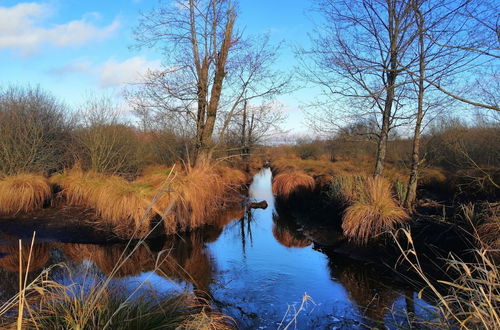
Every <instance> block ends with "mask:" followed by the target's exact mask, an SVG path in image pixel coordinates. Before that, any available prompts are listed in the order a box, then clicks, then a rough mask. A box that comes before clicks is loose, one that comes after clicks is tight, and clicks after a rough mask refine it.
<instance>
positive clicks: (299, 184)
mask: <svg viewBox="0 0 500 330" xmlns="http://www.w3.org/2000/svg"><path fill="white" fill-rule="evenodd" d="M315 186H316V182H315V181H314V179H313V178H312V177H311V176H309V175H307V174H305V173H303V172H299V171H293V172H285V173H281V174H278V175H276V176H275V177H274V179H273V188H272V189H273V193H274V194H275V195H277V196H279V197H282V198H285V199H288V198H290V197H291V196H293V195H301V194H304V193H307V192H312V191H313V190H314V188H315Z"/></svg>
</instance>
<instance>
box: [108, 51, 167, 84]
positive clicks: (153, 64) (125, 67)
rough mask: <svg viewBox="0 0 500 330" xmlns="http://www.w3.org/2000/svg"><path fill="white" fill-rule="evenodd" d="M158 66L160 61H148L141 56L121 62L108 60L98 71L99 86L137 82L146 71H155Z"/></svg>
mask: <svg viewBox="0 0 500 330" xmlns="http://www.w3.org/2000/svg"><path fill="white" fill-rule="evenodd" d="M160 65H161V62H160V60H153V61H148V60H146V59H145V58H144V57H142V56H135V57H132V58H129V59H127V60H125V61H123V62H118V61H115V60H109V61H107V62H105V63H104V64H103V65H102V66H101V67H100V69H99V80H100V85H101V87H109V86H116V85H120V84H124V83H134V82H138V81H140V80H141V78H142V77H143V76H144V75H145V74H146V73H147V72H148V70H157V69H159V68H160Z"/></svg>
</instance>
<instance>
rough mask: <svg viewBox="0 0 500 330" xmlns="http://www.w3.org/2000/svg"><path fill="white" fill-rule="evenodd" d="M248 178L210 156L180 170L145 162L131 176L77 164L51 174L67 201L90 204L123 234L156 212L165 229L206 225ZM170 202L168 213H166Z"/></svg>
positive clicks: (146, 223)
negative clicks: (137, 173) (90, 169)
mask: <svg viewBox="0 0 500 330" xmlns="http://www.w3.org/2000/svg"><path fill="white" fill-rule="evenodd" d="M246 179H247V178H246V176H245V174H244V173H243V172H241V171H238V170H233V169H229V168H226V167H224V166H218V165H215V164H213V163H211V162H209V161H208V160H207V161H200V162H199V163H198V164H197V165H196V166H194V167H191V166H186V167H185V168H184V169H183V170H182V169H180V170H178V169H176V168H175V166H174V167H165V166H153V167H149V168H147V169H145V171H144V172H143V175H142V176H140V177H139V178H137V179H136V180H134V181H128V180H125V179H124V178H122V177H119V176H115V175H103V174H100V173H96V172H84V171H82V170H81V169H80V168H79V167H75V168H73V169H70V170H68V171H66V172H65V173H62V174H58V175H55V176H53V177H52V178H51V180H52V182H53V183H55V184H57V185H59V186H60V187H61V188H62V191H61V194H62V196H63V197H64V199H65V200H66V201H67V202H68V203H70V204H72V205H79V206H84V207H87V208H91V209H94V210H95V211H96V213H97V215H98V216H99V217H100V218H102V219H103V221H104V222H105V223H108V224H110V225H111V226H112V227H113V228H114V231H115V232H116V233H117V234H118V235H120V236H123V237H130V235H131V233H132V232H134V231H136V230H137V232H138V235H144V234H145V233H146V232H147V231H148V230H149V228H150V226H151V223H152V219H153V218H155V217H156V218H160V219H162V220H163V223H164V228H165V231H166V234H174V233H176V232H178V231H186V230H190V229H194V228H197V227H200V226H203V225H206V224H209V223H211V222H213V221H214V217H215V216H216V214H217V213H218V212H220V210H221V209H223V208H226V207H228V206H231V203H232V202H234V201H235V198H234V196H235V195H238V190H239V189H240V187H241V186H242V185H243V184H245V183H246ZM166 183H167V184H166ZM169 206H171V211H172V212H167V213H168V214H166V212H165V211H166V210H167V208H168V207H169Z"/></svg>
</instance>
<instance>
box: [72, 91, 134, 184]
mask: <svg viewBox="0 0 500 330" xmlns="http://www.w3.org/2000/svg"><path fill="white" fill-rule="evenodd" d="M81 115H82V122H81V124H80V126H79V127H78V129H77V130H76V132H75V140H76V145H75V148H74V150H73V152H74V154H75V157H76V159H77V160H78V161H79V162H80V164H81V166H82V167H83V169H85V170H90V171H94V172H98V173H106V174H120V175H124V176H134V175H136V174H137V172H138V171H139V170H140V169H141V166H142V160H141V157H140V151H141V144H140V141H139V137H138V134H137V132H136V130H135V129H134V128H132V127H130V126H128V125H126V124H123V123H122V122H120V120H119V116H118V108H117V106H116V105H114V104H113V103H112V102H111V100H110V99H107V98H100V99H99V98H91V99H89V100H88V101H87V103H86V104H85V106H84V111H82V112H81Z"/></svg>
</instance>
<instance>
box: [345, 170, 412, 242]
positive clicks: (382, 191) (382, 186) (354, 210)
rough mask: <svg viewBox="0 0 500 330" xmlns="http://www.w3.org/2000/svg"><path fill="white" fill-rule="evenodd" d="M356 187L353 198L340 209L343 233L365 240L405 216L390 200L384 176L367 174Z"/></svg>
mask: <svg viewBox="0 0 500 330" xmlns="http://www.w3.org/2000/svg"><path fill="white" fill-rule="evenodd" d="M357 189H359V190H358V191H357V192H356V194H357V196H356V197H355V201H354V202H352V204H351V205H350V206H349V207H347V209H346V210H345V211H344V215H343V219H342V229H343V231H344V235H346V236H347V237H348V238H349V239H350V240H352V241H354V242H356V243H359V244H366V243H368V242H369V241H370V240H371V239H373V238H375V237H376V236H378V235H380V234H382V233H384V232H386V231H391V230H394V229H395V228H396V227H397V226H398V225H401V224H403V223H404V222H406V220H408V219H409V216H408V215H407V213H406V212H405V211H404V210H403V209H402V208H401V207H399V206H398V205H397V203H396V202H395V201H394V199H393V197H392V193H391V185H390V183H389V182H388V181H387V180H385V179H383V178H371V177H369V178H366V179H364V180H363V185H361V186H358V188H357Z"/></svg>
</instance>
